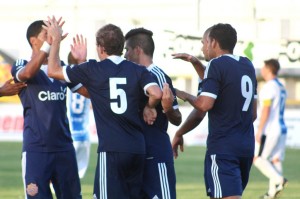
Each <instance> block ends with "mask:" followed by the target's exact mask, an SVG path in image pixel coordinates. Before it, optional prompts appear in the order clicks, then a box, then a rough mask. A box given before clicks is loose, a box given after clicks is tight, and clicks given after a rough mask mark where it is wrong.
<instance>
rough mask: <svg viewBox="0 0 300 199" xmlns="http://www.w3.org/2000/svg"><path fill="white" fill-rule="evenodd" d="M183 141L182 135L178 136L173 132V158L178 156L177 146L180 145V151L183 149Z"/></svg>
mask: <svg viewBox="0 0 300 199" xmlns="http://www.w3.org/2000/svg"><path fill="white" fill-rule="evenodd" d="M183 143H184V140H183V136H178V135H176V134H175V136H174V138H173V140H172V149H173V156H174V157H175V159H176V158H177V157H178V146H179V147H180V151H181V152H183V151H184V147H183Z"/></svg>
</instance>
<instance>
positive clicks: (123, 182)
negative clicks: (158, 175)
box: [94, 152, 145, 199]
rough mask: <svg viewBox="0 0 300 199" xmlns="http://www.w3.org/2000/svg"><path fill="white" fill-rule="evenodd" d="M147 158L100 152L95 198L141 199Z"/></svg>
mask: <svg viewBox="0 0 300 199" xmlns="http://www.w3.org/2000/svg"><path fill="white" fill-rule="evenodd" d="M144 161H145V156H144V155H139V154H130V153H117V152H100V153H99V156H98V161H97V167H96V174H95V182H94V198H98V199H99V198H109V199H119V198H120V196H122V199H140V198H141V190H142V178H143V169H144Z"/></svg>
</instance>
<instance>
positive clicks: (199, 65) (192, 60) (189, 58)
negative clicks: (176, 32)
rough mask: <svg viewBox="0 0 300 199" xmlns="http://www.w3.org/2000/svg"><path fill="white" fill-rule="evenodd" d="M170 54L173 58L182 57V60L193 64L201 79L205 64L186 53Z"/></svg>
mask: <svg viewBox="0 0 300 199" xmlns="http://www.w3.org/2000/svg"><path fill="white" fill-rule="evenodd" d="M172 56H173V58H174V59H182V60H184V61H187V62H190V63H191V64H192V65H193V66H194V69H195V70H196V72H197V74H198V76H199V77H200V78H201V79H203V77H204V71H205V66H204V65H203V64H202V63H201V61H200V60H199V59H197V58H196V57H194V56H192V55H189V54H187V53H175V54H172Z"/></svg>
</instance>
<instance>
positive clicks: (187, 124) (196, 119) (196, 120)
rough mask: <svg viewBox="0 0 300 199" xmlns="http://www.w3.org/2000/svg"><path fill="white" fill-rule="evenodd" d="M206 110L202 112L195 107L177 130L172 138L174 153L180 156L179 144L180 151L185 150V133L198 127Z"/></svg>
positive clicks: (175, 155)
mask: <svg viewBox="0 0 300 199" xmlns="http://www.w3.org/2000/svg"><path fill="white" fill-rule="evenodd" d="M205 114H206V113H205V112H200V111H198V110H197V109H193V110H192V112H191V113H190V114H189V116H188V117H187V118H186V120H185V121H184V122H183V124H182V125H181V126H180V128H179V129H178V130H177V131H176V133H175V135H174V137H173V140H172V149H173V155H174V157H175V158H177V157H178V146H179V147H180V151H181V152H183V151H184V139H183V135H184V134H186V133H188V132H190V131H191V130H193V129H194V128H196V127H197V126H198V125H199V124H200V122H201V121H202V120H203V118H204V117H205Z"/></svg>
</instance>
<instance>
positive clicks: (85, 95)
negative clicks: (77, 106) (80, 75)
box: [76, 86, 90, 98]
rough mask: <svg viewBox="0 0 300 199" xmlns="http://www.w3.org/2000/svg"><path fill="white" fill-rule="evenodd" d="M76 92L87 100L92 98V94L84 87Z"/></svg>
mask: <svg viewBox="0 0 300 199" xmlns="http://www.w3.org/2000/svg"><path fill="white" fill-rule="evenodd" d="M76 92H77V93H79V94H80V95H82V96H84V97H86V98H90V94H89V92H88V91H87V89H86V88H85V87H84V86H82V87H80V88H79V89H78V90H77V91H76Z"/></svg>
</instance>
